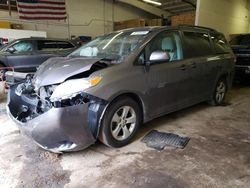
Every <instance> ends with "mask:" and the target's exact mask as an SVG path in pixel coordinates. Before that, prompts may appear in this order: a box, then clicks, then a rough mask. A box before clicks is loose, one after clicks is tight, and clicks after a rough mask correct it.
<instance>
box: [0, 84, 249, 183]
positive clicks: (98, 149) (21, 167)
mask: <svg viewBox="0 0 250 188" xmlns="http://www.w3.org/2000/svg"><path fill="white" fill-rule="evenodd" d="M229 99H230V100H229V101H230V102H229V103H228V104H226V105H225V106H221V107H211V106H209V105H207V104H206V103H201V104H198V105H196V106H193V107H191V108H188V109H185V110H182V111H179V112H176V113H172V114H169V115H166V116H164V117H161V118H158V119H156V120H153V121H151V122H149V123H147V124H146V125H144V126H143V127H141V129H140V131H139V133H138V134H137V137H136V139H135V140H134V142H133V143H131V144H130V145H128V146H126V147H123V148H119V149H112V148H108V147H106V146H104V145H103V144H101V143H96V144H95V145H93V146H91V147H90V148H88V149H86V150H83V151H80V152H73V153H66V154H63V155H58V154H53V153H50V152H47V151H44V150H43V149H40V148H39V147H38V146H36V145H35V144H34V143H33V142H32V140H30V139H29V138H27V137H26V136H24V135H22V134H20V132H19V130H18V129H17V128H16V127H15V125H14V124H13V123H12V122H11V121H10V120H9V118H8V117H7V115H6V109H5V105H6V103H5V100H2V101H0V138H1V139H0V187H1V188H2V187H107V188H109V187H111V188H112V187H114V188H116V187H122V188H123V187H125V188H126V187H149V188H151V187H161V188H162V187H167V188H168V187H169V188H170V187H172V188H183V187H202V188H203V187H218V188H223V187H225V188H228V187H232V188H235V187H241V188H242V187H246V188H249V187H250V87H249V86H235V87H234V88H233V90H232V91H231V92H230V96H229ZM152 129H156V130H159V131H164V132H169V133H175V134H179V135H181V136H188V137H191V140H190V142H189V143H188V145H187V146H186V147H185V149H174V148H171V147H166V148H165V149H164V150H162V151H157V150H154V149H151V148H148V147H147V146H146V145H145V144H144V143H142V142H141V141H140V140H141V139H142V138H143V137H144V136H145V135H146V134H147V133H148V132H149V131H150V130H152Z"/></svg>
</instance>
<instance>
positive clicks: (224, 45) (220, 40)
mask: <svg viewBox="0 0 250 188" xmlns="http://www.w3.org/2000/svg"><path fill="white" fill-rule="evenodd" d="M211 39H212V41H213V44H214V49H215V53H216V54H224V53H229V52H230V51H231V50H230V47H229V45H228V42H227V40H226V39H225V37H224V36H223V35H222V34H219V33H212V34H211Z"/></svg>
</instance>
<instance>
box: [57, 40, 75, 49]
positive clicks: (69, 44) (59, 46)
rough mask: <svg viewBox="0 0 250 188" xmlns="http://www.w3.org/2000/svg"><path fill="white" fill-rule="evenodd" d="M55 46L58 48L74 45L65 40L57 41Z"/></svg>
mask: <svg viewBox="0 0 250 188" xmlns="http://www.w3.org/2000/svg"><path fill="white" fill-rule="evenodd" d="M57 46H58V48H59V49H68V48H74V46H73V45H72V44H71V43H70V42H67V41H58V42H57Z"/></svg>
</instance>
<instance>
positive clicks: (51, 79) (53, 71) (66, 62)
mask: <svg viewBox="0 0 250 188" xmlns="http://www.w3.org/2000/svg"><path fill="white" fill-rule="evenodd" d="M100 60H101V59H100V58H82V57H81V58H71V57H56V58H50V59H48V60H47V61H46V62H44V63H43V64H42V65H41V66H40V67H39V68H38V70H37V72H36V73H35V75H34V78H33V84H34V85H35V87H36V88H40V87H42V86H46V85H52V84H59V83H62V82H64V81H65V80H66V79H67V78H69V77H71V76H74V75H77V74H80V73H82V72H85V71H88V70H90V68H91V66H92V65H93V64H94V63H96V62H98V61H100Z"/></svg>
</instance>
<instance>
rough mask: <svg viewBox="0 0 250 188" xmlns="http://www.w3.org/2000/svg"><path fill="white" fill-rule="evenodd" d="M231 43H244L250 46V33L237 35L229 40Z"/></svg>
mask: <svg viewBox="0 0 250 188" xmlns="http://www.w3.org/2000/svg"><path fill="white" fill-rule="evenodd" d="M230 44H231V45H246V46H250V35H239V36H236V37H234V38H233V39H232V40H231V41H230Z"/></svg>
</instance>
